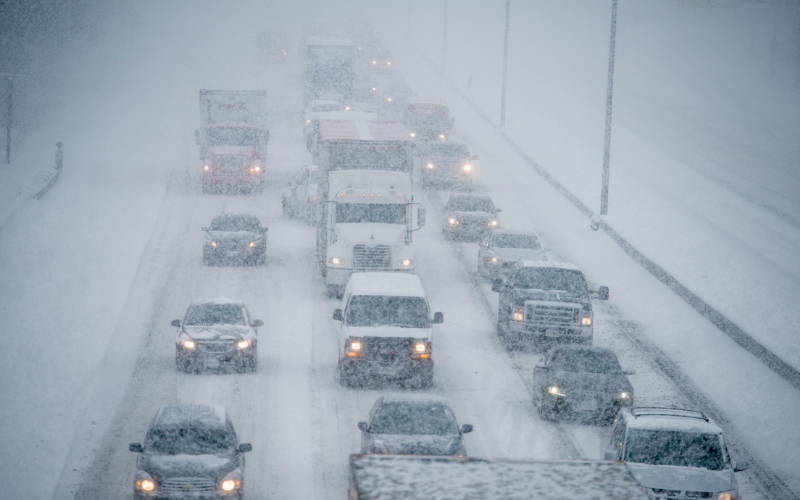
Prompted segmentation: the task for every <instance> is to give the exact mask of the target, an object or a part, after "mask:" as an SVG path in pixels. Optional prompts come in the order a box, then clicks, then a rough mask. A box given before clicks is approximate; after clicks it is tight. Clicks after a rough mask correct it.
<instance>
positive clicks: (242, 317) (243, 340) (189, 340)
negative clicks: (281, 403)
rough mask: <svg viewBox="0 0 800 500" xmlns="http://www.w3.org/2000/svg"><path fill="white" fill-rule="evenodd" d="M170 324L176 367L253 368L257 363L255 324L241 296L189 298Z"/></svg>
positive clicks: (256, 320) (244, 369) (259, 324)
mask: <svg viewBox="0 0 800 500" xmlns="http://www.w3.org/2000/svg"><path fill="white" fill-rule="evenodd" d="M171 324H172V326H174V327H177V328H178V336H177V338H176V339H175V367H176V368H177V369H178V370H179V371H190V370H194V371H200V370H201V369H218V368H222V367H223V366H226V365H228V366H233V367H234V368H236V369H237V370H238V371H240V372H243V371H247V370H250V371H255V370H256V367H257V363H258V355H257V347H258V345H257V341H258V327H260V326H263V325H264V322H263V321H261V320H260V319H252V317H251V316H250V311H248V310H247V306H245V305H244V302H242V301H241V300H231V299H226V298H222V297H220V298H216V299H211V300H198V301H196V302H192V304H191V305H190V306H189V308H188V309H187V310H186V314H185V315H184V316H183V321H181V320H179V319H176V320H174V321H172V323H171Z"/></svg>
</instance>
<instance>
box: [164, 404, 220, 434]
mask: <svg viewBox="0 0 800 500" xmlns="http://www.w3.org/2000/svg"><path fill="white" fill-rule="evenodd" d="M226 424H227V414H226V412H225V408H224V407H222V406H219V405H213V406H212V405H192V404H190V405H170V406H162V407H161V408H160V409H159V410H158V412H156V416H155V417H154V418H153V425H152V426H151V427H152V428H157V429H164V428H168V427H179V428H184V429H185V428H192V427H195V428H196V427H204V428H220V427H225V426H226Z"/></svg>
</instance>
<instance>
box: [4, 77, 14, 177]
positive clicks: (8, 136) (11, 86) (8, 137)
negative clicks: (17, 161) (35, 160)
mask: <svg viewBox="0 0 800 500" xmlns="http://www.w3.org/2000/svg"><path fill="white" fill-rule="evenodd" d="M13 96H14V80H12V79H11V77H10V76H9V77H8V114H7V116H6V119H7V120H8V121H6V165H8V164H10V163H11V103H12V98H13Z"/></svg>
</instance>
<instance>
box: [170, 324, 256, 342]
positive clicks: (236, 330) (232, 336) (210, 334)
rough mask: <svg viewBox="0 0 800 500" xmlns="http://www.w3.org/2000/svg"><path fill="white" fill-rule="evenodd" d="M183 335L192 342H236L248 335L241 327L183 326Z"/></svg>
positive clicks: (245, 327)
mask: <svg viewBox="0 0 800 500" xmlns="http://www.w3.org/2000/svg"><path fill="white" fill-rule="evenodd" d="M183 333H185V334H186V335H188V336H189V337H191V338H193V339H194V340H238V339H241V338H242V337H244V336H245V335H247V334H248V333H250V328H249V327H247V326H242V325H216V326H184V327H183Z"/></svg>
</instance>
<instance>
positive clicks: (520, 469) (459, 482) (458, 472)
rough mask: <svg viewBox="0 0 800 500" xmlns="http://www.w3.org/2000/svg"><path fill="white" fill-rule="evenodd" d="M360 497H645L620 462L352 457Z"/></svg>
mask: <svg viewBox="0 0 800 500" xmlns="http://www.w3.org/2000/svg"><path fill="white" fill-rule="evenodd" d="M350 471H351V474H352V477H353V480H354V482H355V487H356V489H357V491H358V498H359V499H360V500H377V499H380V500H400V499H403V500H416V499H420V500H421V499H426V500H429V499H432V500H443V499H448V500H467V499H470V500H471V499H488V498H502V499H503V500H523V499H524V500H529V499H532V498H548V499H595V500H604V499H608V500H611V499H613V500H617V499H619V500H622V499H626V500H640V499H641V500H644V499H646V498H648V496H647V495H646V494H645V493H644V492H643V491H642V487H641V486H639V484H638V483H637V482H636V479H634V477H633V475H632V474H631V473H630V471H629V470H628V468H627V466H626V465H625V464H624V463H623V462H612V461H602V460H569V461H567V460H565V461H534V460H524V461H523V460H492V461H487V460H478V459H467V458H448V457H425V458H422V457H414V456H399V455H394V456H392V455H351V456H350Z"/></svg>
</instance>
